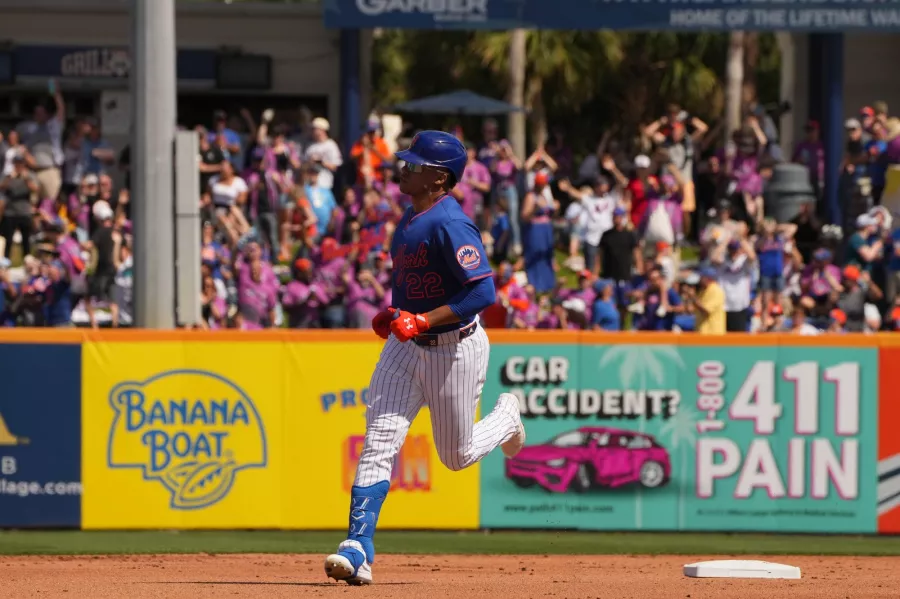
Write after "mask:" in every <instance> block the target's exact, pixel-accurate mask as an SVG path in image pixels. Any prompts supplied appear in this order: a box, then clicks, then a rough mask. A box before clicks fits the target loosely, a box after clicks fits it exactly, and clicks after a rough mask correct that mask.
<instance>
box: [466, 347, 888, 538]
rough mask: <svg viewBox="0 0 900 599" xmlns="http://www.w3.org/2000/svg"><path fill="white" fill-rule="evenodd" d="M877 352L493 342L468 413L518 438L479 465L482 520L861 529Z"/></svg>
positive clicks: (873, 442)
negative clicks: (506, 423) (490, 416)
mask: <svg viewBox="0 0 900 599" xmlns="http://www.w3.org/2000/svg"><path fill="white" fill-rule="evenodd" d="M877 362H878V360H877V350H875V349H856V348H826V347H821V346H817V347H785V346H778V347H775V346H773V347H759V346H755V347H743V346H742V347H738V346H684V347H681V346H675V345H616V346H606V345H582V346H577V345H555V346H554V345H533V346H530V345H502V344H500V345H495V346H494V347H493V348H492V352H491V359H490V365H489V370H488V378H487V382H486V385H485V388H484V394H483V402H484V406H483V409H482V413H487V411H488V410H490V409H492V408H493V405H494V403H495V402H496V398H497V397H498V396H499V394H500V393H503V392H508V393H513V394H515V395H516V396H517V397H518V398H519V404H520V411H521V413H522V417H523V422H524V423H525V428H526V431H527V437H528V439H527V443H526V447H525V448H524V449H523V450H522V452H521V453H520V454H519V455H518V456H516V457H515V458H513V459H506V458H504V456H503V455H502V453H500V452H494V453H492V454H491V455H489V456H488V457H487V458H486V459H485V460H484V462H483V465H482V469H481V477H482V494H481V524H482V526H484V527H487V528H503V527H514V528H580V529H595V530H641V529H643V530H758V531H782V532H791V531H797V532H799V531H805V532H812V531H818V532H834V533H838V532H845V533H849V532H855V533H869V532H875V529H876V515H875V487H876V462H877V458H876V455H877V431H876V418H877V403H878V388H877V387H878V383H877V380H878V379H877Z"/></svg>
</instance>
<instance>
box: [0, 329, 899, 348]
mask: <svg viewBox="0 0 900 599" xmlns="http://www.w3.org/2000/svg"><path fill="white" fill-rule="evenodd" d="M487 331H488V337H489V338H490V340H491V342H492V343H497V344H523V343H527V344H536V345H542V344H560V343H583V344H586V345H613V344H651V345H689V346H691V345H712V346H716V345H719V346H724V347H735V346H751V347H759V346H766V345H771V346H777V345H787V346H795V347H812V346H816V347H822V346H825V347H896V348H898V349H900V335H896V334H893V333H886V334H878V335H863V334H847V335H840V336H836V335H834V336H832V335H828V336H811V337H807V336H797V335H789V334H775V333H769V334H765V335H753V334H743V333H729V334H727V335H697V334H693V333H687V334H674V333H667V332H659V333H656V332H643V331H642V332H631V331H628V332H621V333H607V332H594V331H584V332H581V331H545V330H541V331H520V330H510V329H487ZM84 341H97V342H106V343H109V342H116V341H119V342H135V341H200V342H209V341H228V342H234V341H248V342H261V341H273V342H283V343H284V342H286V343H315V342H330V343H334V342H342V341H343V342H347V343H352V342H371V341H375V342H377V341H379V339H378V337H376V336H375V334H374V333H373V332H372V331H370V330H367V329H359V330H353V329H343V330H342V329H329V330H323V329H306V330H290V329H270V330H267V331H237V330H224V331H192V330H183V329H176V330H166V331H158V330H146V329H100V330H91V329H24V328H0V343H61V344H74V343H81V342H84Z"/></svg>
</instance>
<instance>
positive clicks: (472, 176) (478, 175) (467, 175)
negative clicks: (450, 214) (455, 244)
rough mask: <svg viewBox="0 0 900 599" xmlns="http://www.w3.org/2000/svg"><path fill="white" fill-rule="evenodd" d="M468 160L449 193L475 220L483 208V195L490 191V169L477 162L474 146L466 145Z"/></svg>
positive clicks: (467, 214)
mask: <svg viewBox="0 0 900 599" xmlns="http://www.w3.org/2000/svg"><path fill="white" fill-rule="evenodd" d="M466 152H467V153H468V157H469V161H468V162H467V163H466V170H465V172H464V173H463V176H462V181H460V182H459V184H458V185H457V186H456V187H454V188H453V191H451V194H452V195H453V197H455V198H456V200H457V201H458V202H459V203H460V206H462V209H463V212H465V214H466V216H468V217H469V218H471V219H472V220H473V221H474V222H477V220H478V218H479V216H480V215H481V213H482V211H483V209H484V196H485V194H487V193H490V192H491V171H490V170H488V168H487V167H486V166H485V165H484V164H482V163H481V162H478V158H477V153H476V151H475V146H473V145H472V144H467V145H466Z"/></svg>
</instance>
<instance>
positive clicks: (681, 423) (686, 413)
mask: <svg viewBox="0 0 900 599" xmlns="http://www.w3.org/2000/svg"><path fill="white" fill-rule="evenodd" d="M698 420H699V418H698V415H697V413H696V412H694V410H685V409H683V408H682V406H679V409H678V411H677V412H676V413H675V415H674V416H672V418H670V419H669V420H667V421H666V423H665V424H664V425H663V426H662V428H661V429H660V430H659V432H660V435H662V436H664V437H666V438H667V439H668V444H669V447H670V449H671V450H672V451H673V452H674V450H676V449H678V448H679V447H680V448H681V460H680V465H679V466H678V474H679V475H680V476H681V478H679V479H677V480H678V481H679V482H678V530H684V490H685V487H687V482H686V480H685V478H686V474H687V460H688V448H689V447H693V446H694V443H695V442H696V439H697V434H696V433H697V421H698ZM672 478H676V477H675V473H674V472H673V473H672Z"/></svg>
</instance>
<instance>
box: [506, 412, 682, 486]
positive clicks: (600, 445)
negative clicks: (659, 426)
mask: <svg viewBox="0 0 900 599" xmlns="http://www.w3.org/2000/svg"><path fill="white" fill-rule="evenodd" d="M671 474H672V467H671V464H670V462H669V452H668V451H666V449H665V448H664V447H663V446H662V445H660V444H659V442H657V441H656V439H654V438H653V437H652V436H650V435H645V434H643V433H638V432H635V431H626V430H621V429H617V428H607V427H596V426H585V427H582V428H579V429H576V430H573V431H569V432H565V433H562V434H560V435H557V436H556V437H554V438H553V439H551V440H550V441H548V442H547V443H544V444H542V445H531V446H527V447H524V448H523V449H522V451H521V452H519V455H517V456H516V457H514V458H512V459H507V460H506V478H508V479H509V480H511V481H512V482H513V483H515V484H516V485H517V486H519V487H530V486H533V485H535V484H537V485H539V486H541V487H543V488H544V489H546V490H548V491H550V492H553V493H566V492H567V491H570V490H571V491H577V492H583V491H587V490H588V489H590V488H591V487H620V486H622V485H626V484H629V483H640V484H641V485H643V486H644V487H648V488H653V487H660V486H662V485H664V484H666V483H667V482H669V477H670V476H671Z"/></svg>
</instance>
